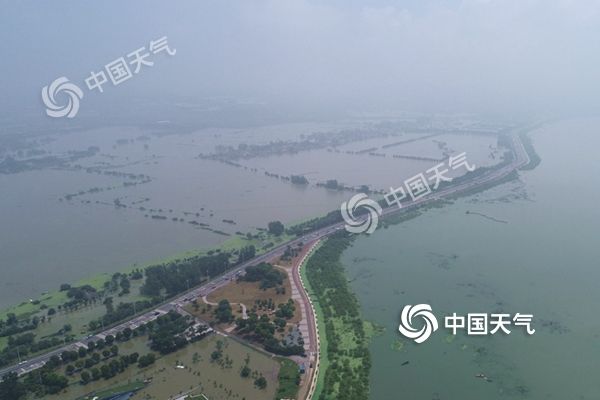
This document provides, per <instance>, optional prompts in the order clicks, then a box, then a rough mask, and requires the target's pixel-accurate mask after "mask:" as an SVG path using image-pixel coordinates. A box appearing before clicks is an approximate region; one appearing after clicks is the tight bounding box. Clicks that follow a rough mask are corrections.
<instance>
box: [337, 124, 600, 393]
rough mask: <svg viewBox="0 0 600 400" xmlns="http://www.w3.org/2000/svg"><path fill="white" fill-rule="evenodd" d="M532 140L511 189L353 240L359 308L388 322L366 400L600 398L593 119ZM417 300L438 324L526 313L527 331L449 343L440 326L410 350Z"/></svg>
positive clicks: (599, 136) (597, 167)
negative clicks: (530, 156)
mask: <svg viewBox="0 0 600 400" xmlns="http://www.w3.org/2000/svg"><path fill="white" fill-rule="evenodd" d="M531 137H532V139H533V142H534V145H535V148H536V150H537V152H538V154H539V155H540V156H541V158H542V163H541V164H540V165H539V166H538V167H537V168H536V169H535V170H533V171H523V172H521V173H520V179H519V181H513V182H511V183H508V184H504V185H502V186H499V187H497V188H494V189H492V190H489V191H487V192H484V193H482V194H479V195H475V196H471V197H467V198H464V199H460V200H457V201H455V202H454V204H452V205H448V206H445V207H444V208H441V209H434V210H429V211H427V212H426V213H425V214H424V215H421V216H420V217H417V218H415V219H413V220H410V221H407V222H404V223H402V224H399V225H396V226H392V227H390V228H388V229H378V230H377V231H376V232H375V233H374V234H373V235H371V236H361V237H360V238H359V239H358V240H356V241H355V243H354V245H353V247H352V248H350V249H349V250H348V251H347V252H346V253H345V254H344V256H343V260H342V261H343V262H344V264H345V265H346V267H347V270H348V277H349V279H351V280H352V286H353V288H354V291H355V293H356V294H357V296H358V298H359V301H360V302H361V305H362V311H363V314H364V315H365V316H366V318H367V319H369V320H371V321H373V322H375V323H377V324H380V325H382V326H384V327H385V328H386V329H385V333H384V334H382V335H381V336H378V337H377V338H375V339H374V341H373V342H372V344H371V346H370V349H371V355H372V361H373V366H372V370H371V398H372V399H377V400H379V399H410V400H420V399H451V400H454V399H487V400H490V399H560V400H566V399H598V398H600V320H599V317H598V311H599V310H600V290H598V284H599V282H600V262H599V260H600V241H599V236H598V228H599V227H600V211H599V208H598V206H599V204H598V203H599V200H600V186H599V185H598V182H599V179H598V176H600V159H599V158H598V156H597V152H598V149H599V148H600V120H598V119H596V120H590V119H587V120H570V121H562V122H558V123H553V124H551V125H547V126H544V127H542V128H539V129H538V130H536V131H534V132H532V133H531ZM467 211H468V212H469V213H467ZM418 303H427V304H430V305H431V306H432V308H433V310H434V313H435V314H436V316H437V317H438V320H440V318H441V317H442V316H443V315H445V314H448V313H452V312H457V313H459V314H460V313H464V314H466V313H467V312H486V313H492V312H501V311H502V312H506V313H510V314H514V313H516V312H521V313H533V315H534V323H533V327H534V328H535V329H536V333H535V334H534V335H532V336H527V335H525V334H524V333H523V331H522V330H520V329H518V328H513V332H512V333H511V334H510V335H506V336H503V335H494V336H486V337H474V336H466V335H461V334H459V335H457V336H455V337H453V336H450V335H449V334H448V333H449V332H448V331H447V330H445V329H444V328H443V322H442V321H440V330H438V331H437V332H436V333H434V334H433V335H432V336H431V337H430V338H429V340H427V341H426V342H425V343H423V344H420V345H417V344H414V343H412V342H410V341H408V340H407V339H404V338H403V337H402V336H400V334H399V333H398V330H397V328H398V323H399V319H400V311H401V310H402V308H403V306H404V305H406V304H418ZM407 362H408V363H407ZM480 373H482V374H485V375H486V376H487V377H489V381H486V380H484V379H478V378H476V377H475V375H476V374H480Z"/></svg>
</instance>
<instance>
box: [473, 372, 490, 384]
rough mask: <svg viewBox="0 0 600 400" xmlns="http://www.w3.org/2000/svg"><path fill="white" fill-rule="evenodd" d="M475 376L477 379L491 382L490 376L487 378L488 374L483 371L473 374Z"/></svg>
mask: <svg viewBox="0 0 600 400" xmlns="http://www.w3.org/2000/svg"><path fill="white" fill-rule="evenodd" d="M475 378H479V379H483V380H484V381H486V382H491V381H492V380H491V379H490V378H488V376H487V375H486V374H484V373H481V372H480V373H478V374H476V375H475Z"/></svg>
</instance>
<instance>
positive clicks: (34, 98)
mask: <svg viewBox="0 0 600 400" xmlns="http://www.w3.org/2000/svg"><path fill="white" fill-rule="evenodd" d="M0 10H1V11H0V34H1V35H2V38H3V39H2V41H1V42H0V51H1V53H0V54H2V61H1V63H0V65H1V68H2V74H1V77H0V90H2V92H3V96H2V101H3V102H4V103H10V104H23V105H24V106H27V105H32V107H33V108H34V109H35V108H36V107H38V108H40V111H43V110H42V108H41V104H40V100H39V97H40V94H39V93H40V89H41V87H42V86H44V85H47V84H49V83H50V82H51V81H52V80H54V79H55V78H57V77H59V76H63V75H65V76H67V77H68V78H69V79H71V80H72V81H74V82H76V83H78V84H80V85H84V84H83V80H84V79H85V78H86V77H87V75H89V73H90V71H92V70H95V71H97V70H99V69H101V68H102V67H103V66H104V65H105V64H107V63H108V62H110V61H112V60H114V59H116V58H118V57H120V56H123V55H126V54H127V53H129V52H131V51H133V50H135V49H137V48H138V47H141V46H143V45H147V43H148V42H149V41H150V40H152V39H156V38H159V37H161V36H163V35H167V36H168V38H169V42H170V44H171V46H172V47H175V48H177V54H176V55H175V56H174V57H171V58H169V57H167V56H158V55H157V56H156V58H155V59H154V60H155V65H154V67H153V68H151V69H145V70H142V72H141V73H140V74H139V75H137V76H135V77H134V79H131V80H130V81H128V82H125V83H123V84H122V85H120V86H117V87H112V86H111V87H106V90H105V93H104V94H95V93H89V96H88V97H90V98H93V99H94V100H95V101H99V102H101V101H117V102H118V101H126V99H128V98H129V96H132V95H135V96H141V97H144V96H148V98H165V99H169V98H171V96H189V97H191V98H203V97H215V96H228V97H233V98H249V99H254V100H257V101H260V102H265V103H267V104H279V103H285V104H288V105H294V104H298V105H309V106H312V107H317V108H321V107H322V108H325V109H326V108H327V107H330V106H334V105H335V107H342V108H348V109H349V110H365V111H372V110H378V109H381V110H385V109H393V110H397V109H410V110H418V111H466V112H480V111H484V112H490V111H491V112H499V113H504V112H508V113H513V112H514V113H529V112H532V113H536V112H558V111H562V110H566V111H573V110H577V109H584V110H585V111H586V112H589V111H592V112H595V111H596V109H597V108H598V107H599V106H600V96H599V95H598V92H599V89H600V79H599V74H600V68H599V65H600V63H599V61H600V56H599V55H598V51H599V49H600V2H598V1H593V0H577V1H575V0H572V1H571V0H504V1H500V0H498V1H492V0H489V1H485V0H464V1H459V0H455V1H433V0H431V1H426V0H414V1H395V2H392V1H383V0H381V1H356V0H354V1H347V0H338V1H304V0H291V1H287V0H273V1H248V0H244V1H222V0H219V1H164V2H157V1H102V2H91V1H51V2H50V1H37V2H33V1H8V0H2V1H1V8H0Z"/></svg>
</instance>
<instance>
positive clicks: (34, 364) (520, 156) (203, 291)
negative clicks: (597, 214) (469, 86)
mask: <svg viewBox="0 0 600 400" xmlns="http://www.w3.org/2000/svg"><path fill="white" fill-rule="evenodd" d="M511 141H512V146H513V148H512V151H513V155H514V157H513V160H512V162H511V163H510V164H508V165H506V166H504V167H502V168H499V169H495V170H491V171H489V172H486V173H484V174H482V175H480V176H478V177H476V178H474V179H473V180H471V181H469V182H464V183H462V184H459V185H453V186H450V187H447V188H445V189H441V190H436V191H434V192H433V193H431V194H429V195H428V196H425V197H423V198H420V199H417V200H414V201H410V200H407V201H406V202H404V203H403V205H402V208H399V207H396V206H393V207H388V208H386V209H384V210H383V214H382V218H385V217H386V216H388V215H392V214H395V213H398V212H405V211H407V210H410V209H413V208H415V207H417V206H420V205H422V204H425V203H427V202H432V201H435V200H439V199H442V198H445V197H448V196H452V195H455V194H458V193H461V192H464V191H467V190H470V189H473V188H476V187H478V186H481V185H485V184H488V183H490V182H494V181H497V180H499V179H502V178H504V177H506V176H507V175H509V174H510V173H511V172H513V171H515V170H516V169H518V168H520V167H522V166H524V165H526V164H527V163H529V157H528V155H527V152H526V151H525V149H524V147H523V143H522V142H521V140H520V138H519V137H518V136H517V135H512V136H511ZM366 218H367V216H363V217H362V219H363V220H365V219H366ZM341 229H344V222H339V223H336V224H333V225H330V226H327V227H325V228H321V229H319V230H317V231H314V232H312V233H309V234H306V235H304V236H301V237H299V238H297V239H294V240H291V241H289V242H287V243H284V244H282V245H279V246H277V247H275V248H273V249H271V250H269V251H267V252H266V253H263V254H261V255H259V256H257V257H255V258H253V259H252V260H250V261H247V262H245V263H243V264H240V265H239V266H237V267H235V268H234V269H232V270H230V271H228V272H227V273H225V274H224V275H221V276H220V277H218V278H215V279H213V280H212V281H210V282H208V283H206V284H204V285H202V286H198V287H196V288H194V289H192V290H190V291H188V292H186V293H185V294H182V295H180V296H179V297H177V298H175V299H173V300H171V301H170V302H169V303H166V304H163V305H161V306H159V307H157V308H156V309H154V310H152V311H148V312H146V313H144V314H142V315H139V316H137V317H135V318H133V319H131V320H129V321H127V322H124V323H122V324H119V325H117V326H115V327H113V328H111V329H107V330H106V331H104V332H102V333H99V334H95V335H90V336H88V337H86V338H83V339H81V340H79V341H77V342H74V343H71V344H69V345H67V346H64V347H62V348H60V349H57V350H53V351H51V352H49V353H46V354H43V355H40V356H37V357H34V358H32V359H29V360H27V361H24V362H22V363H20V364H18V365H13V366H11V367H8V368H5V369H3V370H0V376H2V375H4V374H6V373H7V372H13V371H15V372H17V373H18V374H19V375H22V374H24V373H27V372H29V371H32V370H34V369H36V368H39V367H41V366H42V365H44V363H45V362H46V361H48V360H49V359H50V357H51V356H53V355H59V354H60V353H62V352H63V351H65V350H76V349H77V348H79V347H81V346H86V345H87V343H88V342H89V341H92V340H93V341H97V340H98V339H101V338H102V339H103V338H105V337H106V336H107V335H113V336H114V335H116V333H117V332H118V331H121V330H123V329H125V328H126V327H129V328H131V329H134V328H136V327H138V326H139V325H141V324H143V323H146V322H148V321H152V320H155V319H156V318H158V317H159V316H160V315H162V314H166V313H168V312H169V311H171V310H177V309H178V308H181V307H183V306H184V305H185V304H187V303H190V302H192V301H193V300H194V299H197V298H200V297H204V296H206V295H208V294H209V293H210V292H212V291H213V290H215V289H217V288H220V287H222V286H224V285H226V284H227V282H229V281H230V280H232V279H235V278H236V276H238V275H239V274H241V273H242V272H243V270H245V269H246V267H248V266H250V265H255V264H257V263H260V262H264V261H268V260H271V259H273V258H275V257H278V256H281V255H283V252H284V251H285V249H286V248H287V246H294V245H297V244H298V243H300V242H302V243H309V242H314V241H315V240H317V239H321V238H324V237H327V236H329V235H331V234H333V233H335V232H337V231H339V230H341Z"/></svg>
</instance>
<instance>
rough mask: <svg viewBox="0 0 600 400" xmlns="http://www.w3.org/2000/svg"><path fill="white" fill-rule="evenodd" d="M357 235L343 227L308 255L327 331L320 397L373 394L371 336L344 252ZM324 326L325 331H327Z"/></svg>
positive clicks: (313, 291)
mask: <svg viewBox="0 0 600 400" xmlns="http://www.w3.org/2000/svg"><path fill="white" fill-rule="evenodd" d="M351 240H352V238H351V237H349V236H348V235H347V234H345V233H344V232H340V233H338V234H336V235H334V236H332V237H330V238H329V239H327V240H326V241H325V242H324V243H323V245H322V246H321V247H320V248H318V249H317V250H316V251H315V253H314V254H313V255H312V256H311V257H310V258H309V259H308V261H307V262H306V266H305V268H304V269H305V272H304V273H305V276H306V278H307V281H308V282H309V285H310V288H309V291H310V295H311V299H312V300H313V303H315V308H316V312H317V320H318V321H319V323H320V325H319V330H320V333H321V337H320V339H321V348H320V356H321V359H320V371H319V377H318V381H317V390H316V392H315V396H314V399H318V400H324V399H348V400H353V399H357V400H358V399H361V400H362V399H365V398H368V395H369V371H370V367H371V359H370V355H369V351H368V342H369V339H370V338H369V337H368V336H367V333H366V332H367V331H368V332H371V331H372V329H371V328H370V327H369V328H367V329H365V323H364V322H363V320H362V318H361V315H360V312H359V309H360V307H359V304H358V301H357V299H356V297H355V296H354V294H353V293H352V292H351V290H350V287H349V286H348V282H347V279H346V276H345V273H344V268H343V266H342V264H341V262H340V256H341V254H342V253H343V251H344V250H345V249H346V248H347V247H348V246H349V245H350V243H351ZM323 332H324V334H323Z"/></svg>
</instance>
